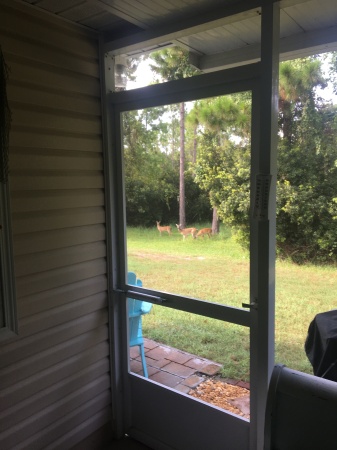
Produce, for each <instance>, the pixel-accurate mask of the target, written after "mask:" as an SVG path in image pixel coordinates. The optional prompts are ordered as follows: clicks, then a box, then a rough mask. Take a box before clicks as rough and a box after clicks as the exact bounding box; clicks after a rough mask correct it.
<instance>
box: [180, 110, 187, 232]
mask: <svg viewBox="0 0 337 450" xmlns="http://www.w3.org/2000/svg"><path fill="white" fill-rule="evenodd" d="M184 172H185V103H180V165H179V223H180V225H181V226H182V228H185V227H186V214H185V178H184Z"/></svg>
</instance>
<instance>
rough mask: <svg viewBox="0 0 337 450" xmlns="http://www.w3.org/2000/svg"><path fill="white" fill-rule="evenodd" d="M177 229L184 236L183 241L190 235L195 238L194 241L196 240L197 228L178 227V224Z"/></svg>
mask: <svg viewBox="0 0 337 450" xmlns="http://www.w3.org/2000/svg"><path fill="white" fill-rule="evenodd" d="M176 227H177V228H178V231H179V233H180V234H181V235H182V236H183V239H185V238H186V236H188V235H189V234H190V235H191V236H192V237H193V239H195V238H196V234H197V231H198V230H197V229H196V228H181V225H178V224H177V223H176Z"/></svg>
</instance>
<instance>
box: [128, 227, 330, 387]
mask: <svg viewBox="0 0 337 450" xmlns="http://www.w3.org/2000/svg"><path fill="white" fill-rule="evenodd" d="M205 226H209V225H207V224H206V225H205ZM198 228H201V226H199V227H198ZM172 231H173V233H172V235H171V236H168V235H167V234H165V235H164V234H163V235H162V236H160V235H159V232H158V230H157V229H156V228H155V227H154V228H153V229H142V228H128V230H127V246H128V270H130V271H134V272H136V273H137V276H138V277H139V278H140V279H141V280H142V281H143V285H144V286H146V287H147V288H154V289H157V290H159V291H164V292H173V293H177V294H182V295H186V296H189V297H196V298H200V299H202V300H205V301H211V302H216V303H220V304H225V305H230V306H235V307H241V305H242V303H243V302H244V303H248V302H249V255H248V252H245V251H244V250H242V248H241V247H240V246H239V245H238V244H237V243H236V242H235V240H234V239H233V238H232V236H231V233H230V231H229V230H228V229H226V228H224V227H223V228H222V230H221V232H220V234H219V235H218V236H212V238H211V239H209V238H208V237H207V236H206V237H204V238H198V239H191V237H190V236H189V237H187V238H186V239H185V241H184V240H183V238H182V236H181V235H180V234H179V233H178V231H177V230H176V228H175V227H174V229H173V227H172ZM336 292H337V271H336V269H335V268H334V267H320V266H312V265H306V266H297V265H295V264H292V263H289V262H285V261H278V262H277V266H276V358H275V359H276V362H279V363H283V364H286V365H287V366H288V367H291V368H293V369H296V370H300V371H303V372H307V373H312V368H311V365H310V363H309V361H308V359H307V356H306V354H305V351H304V342H305V338H306V334H307V331H308V326H309V324H310V322H311V320H312V319H313V318H314V316H315V314H317V313H319V312H323V311H328V310H330V309H335V308H336V301H335V298H334V295H335V293H336ZM143 333H144V335H145V336H147V337H149V338H151V339H154V340H156V341H158V342H161V343H164V344H167V345H170V346H173V347H176V348H179V349H181V350H184V351H188V352H191V353H193V354H196V355H198V356H202V357H205V358H209V359H212V360H214V361H216V362H219V363H221V364H223V366H224V368H223V371H222V375H223V376H225V377H230V378H235V379H242V380H245V381H249V330H248V329H247V328H246V327H241V326H238V325H233V324H228V323H225V322H221V321H218V320H215V319H209V318H206V317H201V316H197V315H193V314H190V313H185V312H182V311H176V310H172V309H171V308H165V307H162V306H159V305H154V306H153V308H152V311H151V313H150V314H147V315H146V316H144V320H143Z"/></svg>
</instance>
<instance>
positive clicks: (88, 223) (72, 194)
mask: <svg viewBox="0 0 337 450" xmlns="http://www.w3.org/2000/svg"><path fill="white" fill-rule="evenodd" d="M0 42H1V46H2V49H3V52H4V55H5V59H6V62H7V64H8V66H9V67H10V74H9V82H8V98H9V103H10V108H11V111H12V128H11V135H10V158H9V164H10V176H9V186H10V201H11V224H12V232H13V254H14V268H15V282H16V295H17V316H18V335H17V336H16V337H12V338H10V339H7V340H6V342H1V343H0V448H1V449H2V450H9V449H11V450H13V449H17V450H18V449H34V450H38V449H44V448H53V449H62V450H66V449H70V448H72V447H73V446H75V445H77V444H79V443H80V442H81V441H82V440H84V439H86V438H87V437H88V436H89V435H90V434H91V433H96V437H97V433H98V434H99V433H100V431H99V430H103V429H104V428H106V424H109V422H110V419H111V407H110V405H111V393H110V371H109V342H108V334H109V333H108V297H107V277H106V272H107V268H106V241H105V235H106V233H105V204H104V202H105V196H104V175H103V154H102V134H101V133H102V130H101V99H100V95H101V93H100V89H101V88H100V78H99V60H98V38H97V36H96V35H94V34H91V33H87V32H85V31H84V30H83V29H82V28H80V27H77V26H75V25H70V24H68V23H67V22H65V21H62V20H58V19H54V18H52V17H51V16H49V15H47V14H43V13H40V12H37V11H35V10H34V9H33V8H27V7H25V6H24V5H22V4H20V3H15V2H14V3H13V2H12V1H9V0H1V1H0ZM102 433H103V432H102ZM101 438H102V440H103V438H104V436H103V435H102V436H101ZM99 439H100V436H99V437H98V442H99ZM96 442H97V441H96ZM86 445H88V446H86V447H85V448H86V449H90V448H91V447H90V444H86ZM92 448H94V447H92Z"/></svg>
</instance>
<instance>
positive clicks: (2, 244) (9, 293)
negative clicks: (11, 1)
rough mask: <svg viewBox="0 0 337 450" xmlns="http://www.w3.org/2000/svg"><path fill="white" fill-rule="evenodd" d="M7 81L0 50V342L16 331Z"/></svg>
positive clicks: (6, 70)
mask: <svg viewBox="0 0 337 450" xmlns="http://www.w3.org/2000/svg"><path fill="white" fill-rule="evenodd" d="M7 78H8V69H7V66H6V63H5V61H4V58H3V54H2V50H1V47H0V96H1V106H0V339H3V338H6V337H8V336H10V335H11V334H12V333H13V332H16V329H17V322H16V305H15V285H14V271H13V250H12V233H11V226H10V208H9V187H8V147H9V130H10V122H11V114H10V109H9V106H8V102H7V95H6V82H7Z"/></svg>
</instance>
